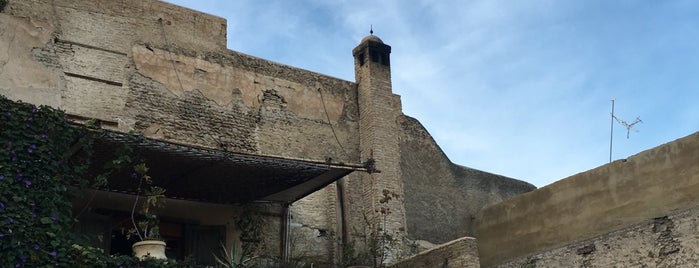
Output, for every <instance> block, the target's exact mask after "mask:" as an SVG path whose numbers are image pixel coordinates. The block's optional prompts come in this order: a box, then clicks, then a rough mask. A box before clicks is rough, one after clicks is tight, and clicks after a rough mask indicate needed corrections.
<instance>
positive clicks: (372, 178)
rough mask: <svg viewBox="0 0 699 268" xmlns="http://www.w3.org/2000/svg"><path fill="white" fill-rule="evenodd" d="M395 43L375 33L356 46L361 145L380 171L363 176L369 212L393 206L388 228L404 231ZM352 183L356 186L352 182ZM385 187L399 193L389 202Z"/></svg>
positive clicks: (365, 157)
mask: <svg viewBox="0 0 699 268" xmlns="http://www.w3.org/2000/svg"><path fill="white" fill-rule="evenodd" d="M390 53H391V46H389V45H386V44H384V43H383V41H381V39H379V38H378V37H377V36H375V35H373V33H372V34H371V35H369V36H367V37H365V38H364V39H362V41H361V43H360V44H359V45H358V46H357V47H355V48H354V49H353V50H352V54H353V55H354V70H355V79H356V83H357V85H358V89H357V91H358V102H359V122H360V123H359V145H360V155H361V158H362V159H361V160H362V161H367V160H369V159H373V160H374V161H375V167H376V169H377V170H378V172H376V173H371V174H365V175H363V178H362V187H361V189H362V191H363V193H362V195H363V199H364V200H365V203H364V204H363V205H364V206H365V207H364V209H365V213H367V215H376V209H380V208H386V207H387V208H390V214H388V217H387V224H386V226H384V227H385V229H386V230H387V231H388V232H399V230H400V232H404V231H405V227H406V220H405V209H404V206H403V180H402V178H401V170H400V149H399V140H398V137H400V135H399V131H400V128H399V126H398V117H399V116H401V115H402V111H401V102H400V96H398V95H395V94H393V92H392V90H391V62H390ZM350 187H352V186H350ZM385 190H388V191H390V192H391V193H395V194H398V195H399V197H398V198H394V199H393V200H391V201H389V202H388V203H380V200H381V198H382V197H383V192H384V191H385Z"/></svg>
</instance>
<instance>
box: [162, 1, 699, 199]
mask: <svg viewBox="0 0 699 268" xmlns="http://www.w3.org/2000/svg"><path fill="white" fill-rule="evenodd" d="M167 2H171V3H174V4H178V5H181V6H185V7H188V8H191V9H195V10H198V11H202V12H205V13H209V14H213V15H217V16H220V17H223V18H225V19H227V21H228V28H227V30H228V34H227V35H228V48H229V49H231V50H235V51H239V52H243V53H246V54H249V55H252V56H256V57H260V58H264V59H267V60H271V61H275V62H278V63H282V64H287V65H291V66H295V67H299V68H302V69H306V70H310V71H314V72H318V73H322V74H326V75H330V76H333V77H337V78H340V79H344V80H348V81H354V65H353V58H352V53H351V51H352V48H354V47H355V46H356V45H358V44H359V41H360V40H361V39H362V38H363V37H365V36H366V35H368V34H369V30H370V27H373V30H374V34H375V35H376V36H378V37H380V38H381V39H382V40H383V41H384V43H386V44H388V45H390V46H391V47H392V52H391V71H392V83H393V92H394V93H395V94H398V95H400V96H401V100H402V104H403V113H404V114H406V115H408V116H411V117H414V118H417V119H418V120H419V121H420V122H421V123H422V124H423V125H424V126H425V128H426V129H427V130H428V131H429V132H430V134H431V135H432V136H433V138H434V139H435V140H436V141H437V143H438V144H439V146H440V147H441V148H442V150H443V151H444V152H445V153H446V154H447V156H448V157H449V159H450V160H451V161H452V162H454V163H456V164H459V165H463V166H467V167H470V168H475V169H479V170H483V171H487V172H490V173H495V174H500V175H503V176H507V177H511V178H515V179H519V180H523V181H527V182H529V183H532V184H534V185H536V186H538V187H542V186H545V185H547V184H550V183H552V182H554V181H557V180H560V179H563V178H566V177H568V176H572V175H574V174H577V173H580V172H584V171H587V170H590V169H593V168H595V167H598V166H601V165H604V164H606V163H608V162H609V156H610V138H611V140H612V141H613V143H612V159H614V160H617V159H623V158H627V157H629V156H632V155H634V154H637V153H639V152H642V151H644V150H648V149H651V148H654V147H656V146H659V145H661V144H664V143H667V142H670V141H673V140H675V139H678V138H681V137H684V136H687V135H689V134H692V133H694V132H697V131H699V1H694V0H686V1H682V0H667V1H647V0H639V1H633V0H619V1H606V0H585V1H582V0H580V1H554V0H523V1H509V0H483V1H469V0H463V1H453V0H440V1H434V0H382V1H364V0H352V1H349V0H337V1H328V0H300V1H288V0H278V1H275V0H264V1H260V0H236V1H222V0H218V1H216V0H196V1H195V0H168V1H167ZM611 99H615V101H614V115H615V116H616V117H618V118H619V119H621V120H624V121H626V122H627V123H632V122H633V121H634V120H635V119H636V118H637V117H638V118H640V119H641V120H642V122H639V123H637V124H635V125H633V127H632V129H631V131H630V132H629V138H628V139H627V136H626V135H627V130H626V128H625V127H624V126H622V125H621V124H619V123H617V122H614V123H613V128H614V130H613V135H611V127H612V121H611V108H612V101H611Z"/></svg>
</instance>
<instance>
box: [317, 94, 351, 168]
mask: <svg viewBox="0 0 699 268" xmlns="http://www.w3.org/2000/svg"><path fill="white" fill-rule="evenodd" d="M318 93H320V103H322V104H323V111H324V112H325V118H327V119H328V125H330V130H332V131H333V136H335V141H337V145H339V146H340V149H342V153H344V154H345V157H346V156H347V152H346V151H345V148H344V147H342V143H340V139H339V138H337V133H335V128H334V127H333V123H332V122H330V115H328V109H327V108H325V99H324V98H323V91H322V90H320V88H318Z"/></svg>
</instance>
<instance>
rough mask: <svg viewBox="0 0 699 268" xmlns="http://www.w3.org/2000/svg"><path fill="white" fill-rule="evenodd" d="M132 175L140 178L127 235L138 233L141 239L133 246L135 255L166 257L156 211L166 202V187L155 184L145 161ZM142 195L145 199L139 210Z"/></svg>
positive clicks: (137, 166)
mask: <svg viewBox="0 0 699 268" xmlns="http://www.w3.org/2000/svg"><path fill="white" fill-rule="evenodd" d="M131 176H132V177H134V178H135V179H138V188H136V199H135V201H134V204H133V207H132V209H131V223H132V225H133V227H132V228H131V229H130V230H129V231H128V233H127V237H130V236H133V235H136V236H137V237H138V238H139V239H140V240H141V241H139V242H136V243H134V244H133V246H132V249H133V251H134V255H135V256H136V257H137V258H139V259H141V260H142V259H144V258H146V257H151V258H156V259H166V258H167V257H166V256H165V241H163V240H162V239H161V238H160V229H159V228H158V216H157V215H156V214H155V213H154V210H155V208H158V207H162V206H163V204H164V201H165V200H164V198H165V189H164V188H161V187H158V186H154V185H153V181H152V179H151V177H150V176H148V167H146V164H145V163H141V164H138V165H135V166H134V173H133V174H132V175H131ZM141 196H142V197H143V198H144V199H143V200H142V201H141V206H140V209H138V211H137V207H138V204H139V198H140V197H141ZM137 214H138V215H137Z"/></svg>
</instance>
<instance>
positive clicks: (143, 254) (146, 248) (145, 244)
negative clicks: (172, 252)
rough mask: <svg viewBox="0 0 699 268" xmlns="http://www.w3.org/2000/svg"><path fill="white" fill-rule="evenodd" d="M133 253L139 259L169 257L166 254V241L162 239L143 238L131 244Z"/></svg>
mask: <svg viewBox="0 0 699 268" xmlns="http://www.w3.org/2000/svg"><path fill="white" fill-rule="evenodd" d="M131 249H133V254H134V256H136V257H137V258H138V259H140V260H143V259H145V258H147V257H148V258H156V259H167V257H166V256H165V242H163V241H160V240H143V241H141V242H136V243H134V244H133V246H131Z"/></svg>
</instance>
